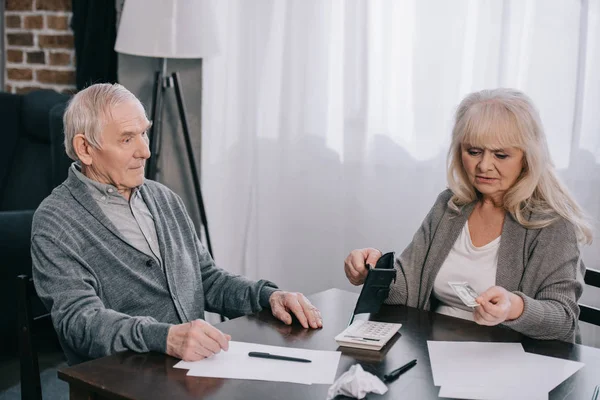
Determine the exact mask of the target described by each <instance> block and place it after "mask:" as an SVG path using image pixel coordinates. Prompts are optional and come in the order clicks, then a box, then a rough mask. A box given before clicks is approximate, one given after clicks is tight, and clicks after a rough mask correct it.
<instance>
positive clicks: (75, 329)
mask: <svg viewBox="0 0 600 400" xmlns="http://www.w3.org/2000/svg"><path fill="white" fill-rule="evenodd" d="M140 193H141V194H142V196H143V199H144V201H145V202H146V204H147V206H148V209H149V210H150V212H151V213H152V215H153V216H154V219H155V225H156V231H157V234H158V238H159V242H160V251H161V254H162V257H163V264H164V271H163V270H162V269H161V268H160V266H159V265H158V264H157V263H156V262H155V261H154V260H152V259H151V258H150V257H148V256H147V255H146V254H144V253H142V252H141V251H139V250H137V249H136V248H134V247H133V246H131V245H130V244H128V243H127V241H126V240H125V239H124V238H123V236H122V235H121V234H120V233H119V231H118V230H117V229H116V228H115V226H114V225H113V224H112V223H111V222H110V220H109V219H108V218H107V217H106V215H105V214H104V213H103V212H102V210H101V209H100V208H99V206H98V205H97V203H96V201H95V200H94V199H93V198H92V196H91V195H90V193H89V192H88V189H87V187H86V186H85V184H84V183H83V182H81V181H80V180H79V179H78V178H77V177H76V176H75V175H74V173H73V172H72V171H69V176H68V178H67V179H66V180H65V182H63V184H61V185H60V186H58V187H57V188H56V189H55V190H54V191H53V192H52V194H51V195H50V196H48V198H46V199H45V200H44V201H43V202H42V204H41V205H40V207H39V208H38V210H37V211H36V213H35V215H34V219H33V228H32V239H31V254H32V260H33V278H34V282H35V287H36V290H37V292H38V294H39V296H40V298H41V299H42V301H43V303H44V305H45V306H46V307H47V308H48V310H49V311H50V313H51V316H52V321H53V324H54V327H55V329H56V331H57V333H58V336H59V339H60V341H61V345H62V347H63V349H64V350H65V353H66V355H67V359H68V360H69V363H70V364H74V363H78V362H81V361H85V360H87V359H90V358H97V357H102V356H105V355H108V354H112V353H114V352H117V351H122V350H127V349H130V350H133V351H136V352H147V351H159V352H165V350H166V339H167V333H168V330H169V327H170V326H171V325H172V324H179V323H182V322H188V321H191V320H194V319H197V318H204V311H205V310H206V311H213V312H218V313H221V314H224V315H226V316H228V317H237V316H240V315H244V314H249V313H254V312H258V311H260V310H261V308H262V307H265V306H268V298H269V296H270V294H271V293H273V291H274V290H275V288H276V286H275V285H274V284H272V283H270V282H267V281H259V282H252V281H249V280H247V279H246V278H243V277H241V276H236V275H232V274H229V273H227V272H226V271H224V270H222V269H220V268H217V267H216V266H215V264H214V262H213V260H212V258H211V256H210V255H209V253H208V252H207V251H206V249H205V248H204V247H203V246H202V244H201V243H200V241H199V240H198V237H197V235H196V231H195V229H194V225H193V223H192V221H191V220H190V218H189V216H188V214H187V212H186V210H185V207H184V205H183V202H182V201H181V199H180V198H179V196H177V195H176V194H175V193H173V192H172V191H171V190H169V189H168V188H166V187H165V186H163V185H161V184H160V183H157V182H153V181H149V180H146V182H145V183H144V185H142V186H141V188H140ZM173 310H176V311H175V312H173Z"/></svg>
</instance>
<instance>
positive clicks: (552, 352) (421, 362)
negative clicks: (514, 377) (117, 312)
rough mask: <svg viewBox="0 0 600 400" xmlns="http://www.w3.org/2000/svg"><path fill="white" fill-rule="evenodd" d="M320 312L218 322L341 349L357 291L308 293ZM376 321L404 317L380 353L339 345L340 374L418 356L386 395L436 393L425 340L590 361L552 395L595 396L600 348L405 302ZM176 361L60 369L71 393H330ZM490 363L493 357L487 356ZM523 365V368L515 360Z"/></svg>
mask: <svg viewBox="0 0 600 400" xmlns="http://www.w3.org/2000/svg"><path fill="white" fill-rule="evenodd" d="M309 298H310V299H311V301H312V302H313V304H315V305H316V306H317V307H318V308H319V309H320V310H321V312H322V315H323V320H324V327H323V329H321V330H305V329H303V328H302V327H301V326H300V325H298V324H296V325H294V326H286V325H284V324H282V323H280V322H279V321H277V320H275V319H274V318H273V317H272V316H271V315H270V313H269V312H266V311H263V312H261V313H260V314H258V315H254V316H248V317H242V318H237V319H235V320H231V321H227V322H224V323H222V324H219V325H218V327H219V329H221V330H222V331H223V332H226V333H229V334H231V336H232V338H233V340H237V341H245V342H255V343H262V344H269V345H275V346H290V347H299V348H306V349H316V350H336V349H338V346H337V344H336V342H335V340H334V339H333V338H334V337H335V335H337V334H338V333H339V332H341V331H342V330H343V329H344V328H345V327H346V324H347V323H348V319H349V316H350V313H351V311H352V309H353V307H354V304H355V302H356V299H357V295H356V294H355V293H350V292H346V291H343V290H339V289H330V290H327V291H325V292H321V293H317V294H315V295H312V296H309ZM373 319H376V320H379V321H387V322H400V323H402V328H401V329H400V333H401V335H396V336H395V337H394V338H392V341H391V343H389V344H388V345H387V346H386V347H385V348H384V349H382V351H381V352H373V351H367V350H355V349H347V348H339V349H338V350H340V351H342V353H343V354H342V357H341V360H340V364H339V368H338V371H337V376H339V375H340V374H341V373H343V372H344V371H346V370H348V368H350V366H351V365H353V364H354V363H356V362H359V363H360V364H361V365H362V366H363V368H364V369H365V370H367V371H370V372H372V373H375V374H378V375H380V376H381V375H382V374H383V373H385V372H389V371H390V370H392V369H395V368H397V367H398V366H400V365H403V364H404V363H405V362H407V361H409V360H411V359H414V358H416V359H417V360H418V364H417V366H416V367H414V368H412V369H411V370H409V371H408V372H406V373H405V374H404V375H402V376H401V377H400V378H399V379H398V380H397V381H395V382H393V383H392V384H391V385H390V386H389V388H390V390H389V391H388V392H387V394H386V395H384V396H378V395H372V396H369V398H385V399H400V398H402V399H435V398H438V397H437V393H438V392H439V388H438V387H435V386H434V385H433V377H432V374H431V365H430V362H429V355H428V351H427V340H456V341H490V342H521V343H522V344H523V347H524V348H525V351H527V352H531V353H537V354H542V355H547V356H553V357H560V358H565V359H569V360H576V361H581V362H584V363H585V364H586V365H585V367H584V368H582V369H581V370H579V371H578V372H577V373H575V374H574V375H573V376H571V377H570V378H569V379H568V380H566V381H565V382H563V383H562V384H561V385H560V386H558V387H556V388H555V389H554V390H553V391H552V392H551V393H550V399H574V400H575V399H576V400H587V399H590V398H591V396H592V393H593V390H594V387H595V385H597V384H600V350H599V349H595V348H592V347H586V346H580V345H575V344H569V343H564V342H558V341H538V340H532V339H528V338H525V337H523V336H522V335H520V334H518V333H516V332H514V331H511V330H509V329H507V328H501V327H492V328H490V327H484V326H479V325H477V324H475V323H473V322H469V321H463V320H460V319H455V318H451V317H447V316H445V315H440V314H436V313H431V312H425V311H420V310H417V309H414V308H408V307H403V306H393V307H392V306H384V307H383V308H382V310H381V312H380V313H379V314H377V315H376V316H374V318H373ZM178 361H179V360H177V359H175V358H172V357H169V356H166V355H163V354H158V353H146V354H136V353H132V352H124V353H119V354H115V355H112V356H109V357H104V358H100V359H97V360H93V361H89V362H86V363H82V364H79V365H76V366H74V367H68V368H64V369H61V370H59V372H58V376H59V378H60V379H62V380H64V381H66V382H68V383H69V387H70V393H71V399H98V400H99V399H122V398H126V399H199V398H202V399H228V400H235V399H244V400H246V399H298V400H300V399H301V400H305V399H325V397H326V394H327V389H328V388H329V386H328V385H301V384H293V383H278V382H262V381H247V380H237V379H220V378H197V377H187V376H186V372H187V371H186V370H181V369H174V368H173V365H175V363H177V362H178ZM490 367H493V360H490ZM515 367H518V366H515Z"/></svg>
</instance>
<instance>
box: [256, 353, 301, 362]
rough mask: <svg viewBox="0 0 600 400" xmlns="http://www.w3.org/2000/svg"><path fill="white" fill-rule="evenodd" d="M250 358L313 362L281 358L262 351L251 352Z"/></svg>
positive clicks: (286, 357) (294, 358)
mask: <svg viewBox="0 0 600 400" xmlns="http://www.w3.org/2000/svg"><path fill="white" fill-rule="evenodd" d="M248 355H249V356H250V357H258V358H269V359H271V360H282V361H296V362H302V363H309V362H312V361H311V360H307V359H306V358H296V357H288V356H279V355H277V354H271V353H262V352H260V351H251V352H250V353H248Z"/></svg>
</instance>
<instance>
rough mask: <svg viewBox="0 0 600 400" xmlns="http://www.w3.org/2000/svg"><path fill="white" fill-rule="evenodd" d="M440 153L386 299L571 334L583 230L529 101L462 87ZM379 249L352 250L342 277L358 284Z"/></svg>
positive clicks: (546, 333)
mask: <svg viewBox="0 0 600 400" xmlns="http://www.w3.org/2000/svg"><path fill="white" fill-rule="evenodd" d="M448 154H449V156H448V186H449V189H448V190H445V191H444V192H442V193H441V194H440V195H439V196H438V198H437V201H436V202H435V204H434V205H433V207H432V209H431V210H430V211H429V214H428V215H427V216H426V217H425V220H424V221H423V224H422V225H421V227H420V229H419V230H418V231H417V233H416V234H415V236H414V237H413V240H412V242H411V243H410V244H409V245H408V247H407V248H406V249H405V250H404V251H403V252H402V254H401V255H400V256H399V257H398V256H397V257H396V260H395V268H396V272H397V280H396V282H395V283H394V284H393V286H392V287H391V290H390V295H389V297H388V299H387V301H386V302H387V303H389V304H405V305H408V306H410V307H418V308H421V309H424V310H435V311H437V312H439V313H443V314H446V315H451V316H455V317H459V318H464V319H469V320H474V321H475V322H477V323H478V324H481V325H498V324H503V325H505V326H508V327H510V328H512V329H514V330H516V331H518V332H521V333H523V334H525V335H527V336H530V337H533V338H536V339H559V340H565V341H573V340H574V339H575V337H576V336H577V334H578V331H579V328H578V323H577V321H578V316H579V308H578V306H577V301H578V299H579V297H580V296H581V293H582V290H583V275H584V273H585V267H584V266H583V263H582V261H581V258H580V248H579V246H580V245H581V244H587V243H590V242H591V240H592V234H591V229H590V227H589V226H588V224H587V223H586V222H585V217H584V215H583V212H582V210H581V208H580V207H579V206H578V205H577V203H576V201H575V200H574V199H573V198H572V197H571V195H570V194H569V193H568V191H567V189H566V188H565V186H564V185H563V184H562V183H561V182H560V181H559V179H558V177H557V176H556V173H555V171H554V167H553V165H552V162H551V160H550V154H549V152H548V146H547V144H546V138H545V135H544V131H543V128H542V124H541V121H540V118H539V115H538V112H537V111H536V109H535V108H534V106H533V104H532V102H531V100H530V99H529V98H528V97H527V96H526V95H524V94H523V93H521V92H519V91H517V90H513V89H496V90H483V91H481V92H476V93H472V94H470V95H468V96H467V97H466V98H465V99H464V100H463V101H462V103H461V104H460V106H459V107H458V110H457V112H456V121H455V125H454V129H453V131H452V143H451V147H450V150H449V153H448ZM380 256H381V252H380V251H379V250H377V249H373V248H366V249H359V250H354V251H352V252H351V253H350V254H349V255H348V257H347V258H346V260H345V265H344V268H345V272H346V276H347V277H348V279H349V280H350V282H351V283H353V284H354V285H360V284H362V283H363V282H364V280H365V277H366V275H367V268H365V264H370V265H374V264H375V263H376V262H377V259H378V258H379V257H380ZM451 281H466V282H469V283H470V285H471V286H472V287H473V288H474V289H475V290H476V291H477V292H478V293H479V297H477V298H476V301H477V303H478V306H476V307H473V308H470V307H468V306H466V305H464V304H463V302H461V301H460V299H459V298H458V297H457V296H456V295H454V293H453V291H452V288H451V286H450V285H449V284H448V283H449V282H451Z"/></svg>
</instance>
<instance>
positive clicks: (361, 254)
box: [344, 248, 381, 286]
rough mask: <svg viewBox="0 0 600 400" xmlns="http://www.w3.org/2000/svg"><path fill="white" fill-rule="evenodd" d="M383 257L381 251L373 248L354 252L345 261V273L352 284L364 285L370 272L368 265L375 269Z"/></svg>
mask: <svg viewBox="0 0 600 400" xmlns="http://www.w3.org/2000/svg"><path fill="white" fill-rule="evenodd" d="M380 257H381V251H379V250H377V249H373V248H367V249H358V250H352V251H351V252H350V254H348V257H346V260H344V272H345V273H346V277H347V278H348V280H349V281H350V283H351V284H353V285H355V286H358V285H362V284H363V283H364V282H365V279H366V278H367V273H368V272H369V270H368V269H367V267H366V264H369V265H371V267H375V264H377V260H379V258H380Z"/></svg>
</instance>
